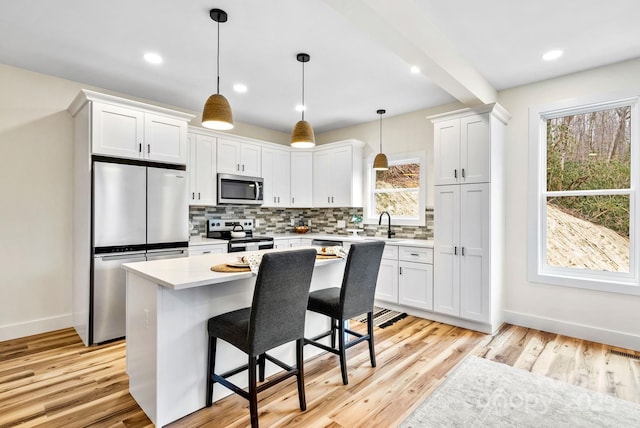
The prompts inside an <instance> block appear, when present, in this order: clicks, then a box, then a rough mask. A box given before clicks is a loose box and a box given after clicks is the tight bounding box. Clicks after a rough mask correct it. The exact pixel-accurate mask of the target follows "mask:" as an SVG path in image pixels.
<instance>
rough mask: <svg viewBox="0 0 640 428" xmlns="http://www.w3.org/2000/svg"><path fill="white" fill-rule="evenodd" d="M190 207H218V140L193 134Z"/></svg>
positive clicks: (190, 165)
mask: <svg viewBox="0 0 640 428" xmlns="http://www.w3.org/2000/svg"><path fill="white" fill-rule="evenodd" d="M189 137H190V138H189V139H190V145H191V152H190V163H189V167H190V170H189V178H190V181H189V205H208V206H215V205H216V173H215V164H216V139H215V138H213V137H209V136H207V135H197V134H191V135H190V136H189Z"/></svg>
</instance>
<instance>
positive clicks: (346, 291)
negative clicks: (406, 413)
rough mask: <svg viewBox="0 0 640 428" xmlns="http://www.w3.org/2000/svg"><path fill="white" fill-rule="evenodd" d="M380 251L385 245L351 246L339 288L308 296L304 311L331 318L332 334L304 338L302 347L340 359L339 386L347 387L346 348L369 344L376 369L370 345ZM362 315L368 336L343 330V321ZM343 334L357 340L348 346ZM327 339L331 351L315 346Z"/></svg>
mask: <svg viewBox="0 0 640 428" xmlns="http://www.w3.org/2000/svg"><path fill="white" fill-rule="evenodd" d="M383 250H384V241H371V242H361V243H356V244H351V248H350V249H349V255H348V257H347V264H346V266H345V269H344V276H343V278H342V287H332V288H324V289H321V290H317V291H312V292H311V293H310V294H309V305H308V306H307V308H308V309H309V310H310V311H313V312H317V313H320V314H323V315H326V316H328V317H329V318H331V330H329V331H327V332H325V333H322V334H320V335H318V336H315V337H313V338H311V339H306V338H305V340H304V342H305V345H306V344H309V345H313V346H317V347H319V348H321V349H324V350H325V351H328V352H331V353H334V354H337V355H339V356H340V370H341V371H342V383H343V384H345V385H347V384H348V383H349V379H348V378H347V363H346V350H347V349H348V348H350V347H352V346H354V345H356V344H358V343H360V342H363V341H368V342H369V359H370V360H371V367H375V366H376V355H375V350H374V343H373V301H374V295H375V292H376V283H377V281H378V270H379V269H380V260H381V259H382V252H383ZM364 313H366V314H367V334H360V333H356V332H355V331H352V330H349V329H346V328H345V326H344V323H345V321H346V320H348V319H350V318H353V317H355V316H358V315H362V314H364ZM336 333H337V334H338V349H336ZM345 333H348V334H350V335H351V336H354V337H356V339H353V340H351V341H349V342H347V341H346V339H345ZM329 335H331V347H329V346H326V345H324V344H322V343H319V342H318V340H319V339H322V338H324V337H327V336H329Z"/></svg>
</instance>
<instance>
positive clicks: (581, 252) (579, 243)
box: [529, 98, 640, 294]
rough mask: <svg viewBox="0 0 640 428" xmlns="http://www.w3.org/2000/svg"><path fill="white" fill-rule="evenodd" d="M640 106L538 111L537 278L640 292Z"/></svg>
mask: <svg viewBox="0 0 640 428" xmlns="http://www.w3.org/2000/svg"><path fill="white" fill-rule="evenodd" d="M636 105H637V100H636V99H635V98H634V99H626V100H619V101H613V102H597V103H593V104H585V105H581V106H578V107H574V106H567V105H560V106H559V108H557V109H553V108H551V109H550V110H546V111H545V109H544V108H538V109H532V110H531V115H530V124H531V132H532V135H531V141H530V148H531V154H532V157H531V159H530V161H531V162H532V164H531V165H530V167H531V177H530V184H531V188H532V192H531V197H532V204H531V208H532V214H531V216H530V220H531V222H532V225H531V226H532V227H530V231H531V235H530V246H531V247H532V248H531V247H530V260H529V262H530V277H531V279H532V280H533V281H537V282H549V283H557V284H561V285H571V286H578V287H586V288H596V289H602V290H607V291H621V292H630V293H633V294H640V292H638V276H637V271H638V266H637V264H638V262H637V261H636V260H635V258H634V256H633V255H634V254H636V250H635V248H636V247H635V245H636V243H635V237H634V236H633V235H632V231H633V230H634V228H635V224H634V223H635V218H636V209H635V203H636V202H635V199H636V197H635V192H636V190H635V189H636V188H637V186H633V185H632V184H633V183H634V182H635V181H636V180H637V178H636V176H637V171H635V170H634V167H635V168H638V167H639V166H640V165H638V163H637V162H634V161H633V160H634V159H635V157H637V154H636V152H637V144H638V143H637V135H636V134H637V132H638V131H637V129H636V128H637V125H636V122H637V117H636V115H637V113H636Z"/></svg>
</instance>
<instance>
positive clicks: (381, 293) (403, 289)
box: [376, 245, 433, 310]
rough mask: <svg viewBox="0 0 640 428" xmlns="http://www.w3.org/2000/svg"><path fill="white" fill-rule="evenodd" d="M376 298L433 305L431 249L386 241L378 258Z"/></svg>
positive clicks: (417, 306)
mask: <svg viewBox="0 0 640 428" xmlns="http://www.w3.org/2000/svg"><path fill="white" fill-rule="evenodd" d="M376 299H378V300H381V301H386V302H390V303H397V304H399V305H403V306H410V307H414V308H419V309H426V310H432V309H433V250H432V249H431V248H422V247H405V246H394V245H386V246H385V252H384V253H383V258H382V260H381V262H380V271H379V273H378V285H377V286H376Z"/></svg>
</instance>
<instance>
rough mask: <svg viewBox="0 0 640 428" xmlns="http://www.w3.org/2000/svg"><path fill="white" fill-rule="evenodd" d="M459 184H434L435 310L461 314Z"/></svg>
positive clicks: (449, 313)
mask: <svg viewBox="0 0 640 428" xmlns="http://www.w3.org/2000/svg"><path fill="white" fill-rule="evenodd" d="M460 187H461V186H457V185H454V186H435V197H434V210H433V212H434V227H433V234H434V236H433V242H434V247H433V253H434V254H433V257H434V260H433V266H434V277H433V310H434V311H435V312H440V313H443V314H448V315H455V316H458V315H459V314H460V260H459V257H458V246H459V242H460Z"/></svg>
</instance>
